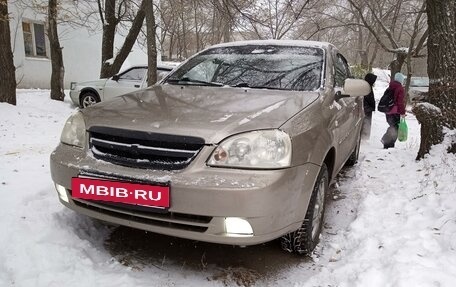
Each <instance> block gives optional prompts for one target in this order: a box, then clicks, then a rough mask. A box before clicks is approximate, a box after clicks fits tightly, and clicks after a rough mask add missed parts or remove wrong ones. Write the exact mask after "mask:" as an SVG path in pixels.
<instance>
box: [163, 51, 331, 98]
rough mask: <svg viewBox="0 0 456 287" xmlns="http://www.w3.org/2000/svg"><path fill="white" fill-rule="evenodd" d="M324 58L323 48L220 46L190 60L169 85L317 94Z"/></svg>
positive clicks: (171, 79)
mask: <svg viewBox="0 0 456 287" xmlns="http://www.w3.org/2000/svg"><path fill="white" fill-rule="evenodd" d="M323 59H324V51H323V49H321V48H313V47H299V46H290V47H289V46H277V45H243V46H233V47H218V48H213V49H210V50H207V51H205V52H203V53H201V54H198V55H196V56H195V57H193V58H191V59H190V60H189V61H188V62H186V63H185V64H184V65H182V66H181V67H180V68H179V69H178V70H176V71H175V72H174V73H173V74H172V75H171V76H170V77H169V78H168V79H167V81H166V82H167V83H171V84H173V83H179V84H198V85H203V84H204V83H212V84H213V83H217V84H220V85H228V86H234V87H250V88H263V89H280V90H295V91H314V90H316V89H318V88H319V87H320V85H321V78H322V69H323V68H322V67H323V62H324V60H323ZM184 82H186V83H184Z"/></svg>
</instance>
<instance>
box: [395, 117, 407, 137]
mask: <svg viewBox="0 0 456 287" xmlns="http://www.w3.org/2000/svg"><path fill="white" fill-rule="evenodd" d="M407 136H408V127H407V123H406V122H405V118H401V121H400V122H399V129H398V131H397V138H398V139H399V141H400V142H405V141H406V140H407Z"/></svg>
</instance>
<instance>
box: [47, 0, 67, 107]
mask: <svg viewBox="0 0 456 287" xmlns="http://www.w3.org/2000/svg"><path fill="white" fill-rule="evenodd" d="M48 37H49V43H50V50H51V65H52V74H51V99H53V100H58V101H63V100H64V98H65V92H64V84H63V79H64V76H65V68H64V65H63V56H62V47H60V42H59V34H58V32H57V0H49V5H48Z"/></svg>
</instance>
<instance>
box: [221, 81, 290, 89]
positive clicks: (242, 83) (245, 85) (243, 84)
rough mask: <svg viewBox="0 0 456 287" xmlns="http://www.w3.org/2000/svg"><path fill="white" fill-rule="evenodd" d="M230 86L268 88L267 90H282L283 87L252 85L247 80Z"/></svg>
mask: <svg viewBox="0 0 456 287" xmlns="http://www.w3.org/2000/svg"><path fill="white" fill-rule="evenodd" d="M230 87H233V88H251V89H267V90H282V89H281V88H276V87H268V86H250V85H249V84H247V83H245V82H241V83H237V84H235V85H232V86H230Z"/></svg>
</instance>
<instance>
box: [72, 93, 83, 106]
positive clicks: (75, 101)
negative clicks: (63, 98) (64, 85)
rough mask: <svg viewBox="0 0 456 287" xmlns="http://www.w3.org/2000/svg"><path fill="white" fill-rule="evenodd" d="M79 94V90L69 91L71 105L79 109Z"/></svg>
mask: <svg viewBox="0 0 456 287" xmlns="http://www.w3.org/2000/svg"><path fill="white" fill-rule="evenodd" d="M80 93H81V91H80V90H78V89H75V90H70V98H71V101H72V102H73V104H75V105H76V106H78V107H79V94H80Z"/></svg>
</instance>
